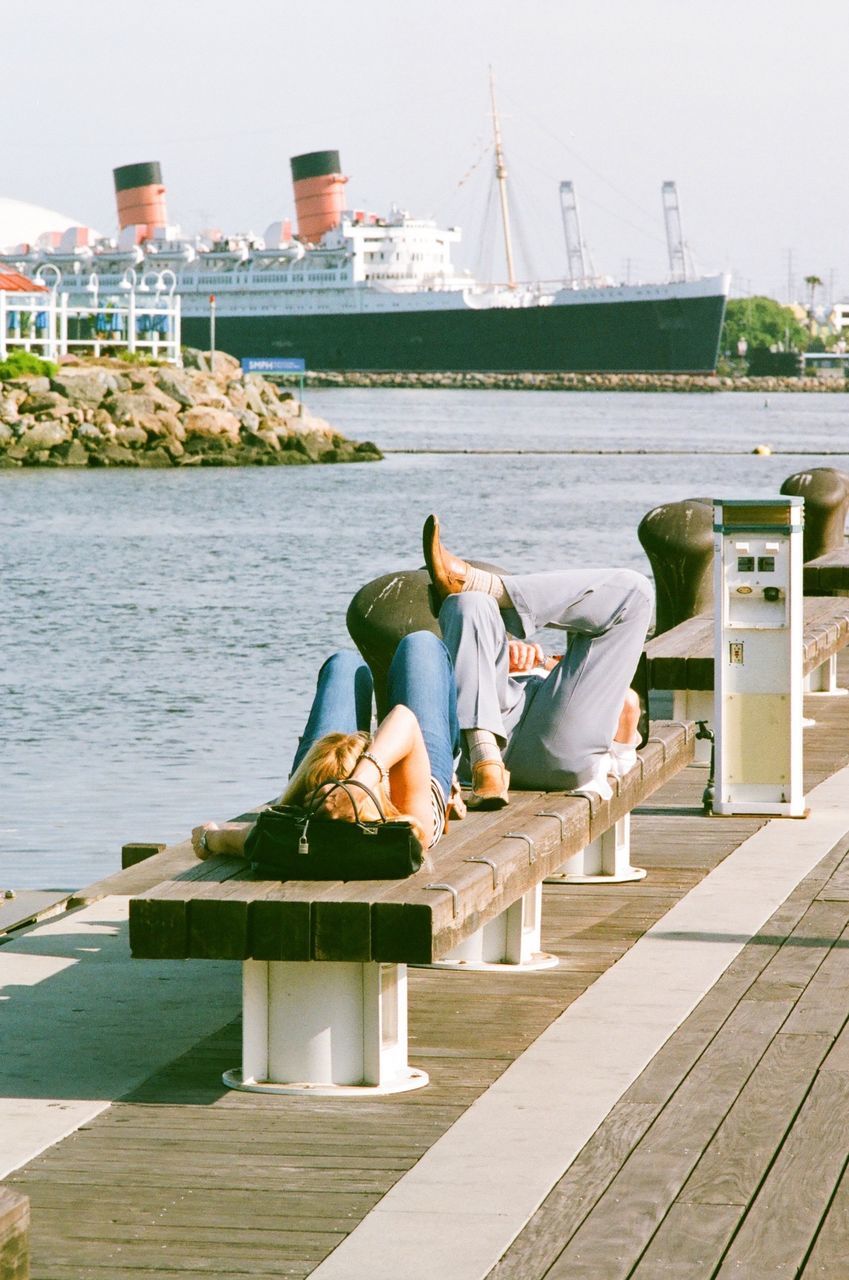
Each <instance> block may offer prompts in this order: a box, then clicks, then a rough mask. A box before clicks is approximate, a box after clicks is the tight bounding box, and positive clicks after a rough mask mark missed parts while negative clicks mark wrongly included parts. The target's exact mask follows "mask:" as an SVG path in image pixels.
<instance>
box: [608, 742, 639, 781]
mask: <svg viewBox="0 0 849 1280" xmlns="http://www.w3.org/2000/svg"><path fill="white" fill-rule="evenodd" d="M610 755H611V758H612V760H613V773H615V774H616V777H617V778H624V777H625V774H626V773H628V772H629V771H630V770H631V769H633V767H634V765H635V764H636V763H637V744H636V742H613V743H611V746H610Z"/></svg>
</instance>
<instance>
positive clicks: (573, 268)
mask: <svg viewBox="0 0 849 1280" xmlns="http://www.w3.org/2000/svg"><path fill="white" fill-rule="evenodd" d="M560 210H561V213H562V215H563V234H564V235H565V237H566V262H567V266H568V280H569V283H570V284H572V285H574V286H575V287H577V288H581V286H583V285H586V284H587V283H588V282H589V281H590V280H591V279H593V277H594V276H595V269H594V267H593V264H592V260H591V258H590V254H589V250H588V249H587V246H586V245H585V244H584V238H583V236H582V235H581V217H580V214H579V213H578V198H577V196H576V195H575V185H574V183H572V182H568V181H564V182H561V183H560Z"/></svg>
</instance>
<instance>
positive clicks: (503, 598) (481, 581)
mask: <svg viewBox="0 0 849 1280" xmlns="http://www.w3.org/2000/svg"><path fill="white" fill-rule="evenodd" d="M463 590H464V591H482V592H483V594H484V595H487V596H492V597H493V598H494V599H495V600H497V602H498V607H499V608H500V609H504V608H506V607H507V606H508V605H510V604H512V601H511V599H510V597H509V595H508V594H507V591H506V589H505V587H504V582H503V580H502V579H501V578H500V577H499V575H498V574H497V573H490V572H489V570H488V569H476V568H475V566H474V565H473V564H470V565H469V567H468V570H467V571H466V581H465V582H464V583H463Z"/></svg>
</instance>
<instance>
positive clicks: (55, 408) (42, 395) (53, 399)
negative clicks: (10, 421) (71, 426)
mask: <svg viewBox="0 0 849 1280" xmlns="http://www.w3.org/2000/svg"><path fill="white" fill-rule="evenodd" d="M70 410H71V405H70V402H69V401H68V400H66V399H65V397H64V396H62V395H60V394H59V392H58V391H39V392H36V393H35V394H34V395H31V396H27V398H26V400H24V401H23V402H22V403H21V412H22V413H36V414H38V413H41V414H48V415H49V416H50V417H52V418H63V417H65V415H66V414H68V413H70Z"/></svg>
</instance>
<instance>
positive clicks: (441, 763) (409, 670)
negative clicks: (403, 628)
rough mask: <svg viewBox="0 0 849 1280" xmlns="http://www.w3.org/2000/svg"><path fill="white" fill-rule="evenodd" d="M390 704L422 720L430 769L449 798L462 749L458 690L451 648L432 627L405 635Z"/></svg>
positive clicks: (390, 687) (390, 684) (394, 666)
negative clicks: (449, 650)
mask: <svg viewBox="0 0 849 1280" xmlns="http://www.w3.org/2000/svg"><path fill="white" fill-rule="evenodd" d="M388 693H389V705H390V707H395V706H399V705H402V706H405V707H409V708H410V710H411V711H412V712H413V713H414V715H415V717H416V719H417V720H418V722H419V727H420V728H421V731H422V737H423V738H424V742H425V747H426V748H427V754H428V758H429V760H430V771H431V774H432V775H433V777H434V778H436V781H437V782H438V784H439V787H440V789H441V791H442V794H443V795H444V797H445V799H446V800H447V799H448V795H449V793H450V791H451V778H452V776H453V773H454V757H455V755H456V754H457V752H458V751H459V742H460V732H459V729H458V726H457V692H456V686H455V683H454V668H453V666H452V665H451V659H450V657H449V656H448V650H447V649H446V648H445V645H444V644H443V643H442V641H441V640H440V639H439V637H438V636H435V635H433V634H432V633H431V632H430V631H414V632H413V633H412V634H411V635H407V636H404V637H403V639H402V640H401V641H400V642H399V644H398V648H397V649H396V650H395V656H394V657H393V659H392V664H391V666H390V668H389V681H388Z"/></svg>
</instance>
